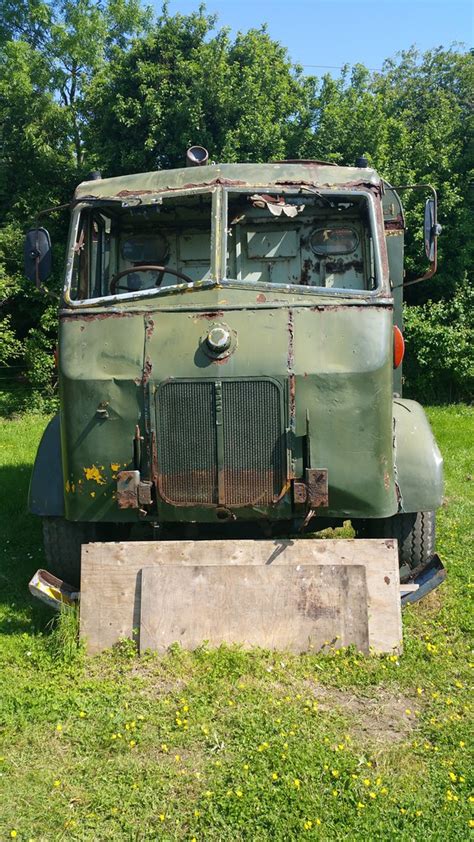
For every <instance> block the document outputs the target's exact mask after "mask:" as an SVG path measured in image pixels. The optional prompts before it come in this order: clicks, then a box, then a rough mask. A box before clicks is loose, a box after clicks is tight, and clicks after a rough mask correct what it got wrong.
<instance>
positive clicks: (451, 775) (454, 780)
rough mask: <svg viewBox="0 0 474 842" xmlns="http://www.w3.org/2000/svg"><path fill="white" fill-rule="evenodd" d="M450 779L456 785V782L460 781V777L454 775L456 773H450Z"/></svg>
mask: <svg viewBox="0 0 474 842" xmlns="http://www.w3.org/2000/svg"><path fill="white" fill-rule="evenodd" d="M449 777H450V778H451V780H452V781H453V783H455V782H456V781H457V779H458V776H457V775H455V774H454V772H450V773H449Z"/></svg>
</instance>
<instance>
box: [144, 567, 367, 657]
mask: <svg viewBox="0 0 474 842" xmlns="http://www.w3.org/2000/svg"><path fill="white" fill-rule="evenodd" d="M203 641H206V642H207V644H208V645H209V646H212V647H214V646H219V645H220V644H221V643H240V644H242V645H243V646H244V647H246V648H249V647H251V646H261V647H263V648H264V649H280V650H290V651H292V652H305V651H307V650H308V649H315V650H316V651H319V650H320V649H322V648H323V647H324V646H325V645H326V646H327V645H328V644H329V643H337V645H339V646H349V644H354V645H355V646H356V647H357V649H358V650H360V651H362V652H368V651H369V629H368V618H367V587H366V576H365V567H364V566H363V565H356V564H354V565H347V566H346V565H345V566H342V565H337V566H336V565H328V564H326V565H317V564H310V565H301V564H298V565H293V566H283V565H279V566H278V565H275V566H273V565H272V566H270V567H265V566H258V567H257V566H252V565H248V564H247V565H240V564H239V565H225V566H222V565H220V566H214V567H211V566H209V567H205V566H198V567H195V566H192V567H177V566H176V565H168V564H164V565H160V566H158V567H157V566H155V567H145V568H143V570H142V599H141V622H140V651H144V650H146V649H153V650H155V651H157V652H166V650H167V649H168V647H169V646H171V644H172V643H175V642H177V643H179V644H180V645H181V646H182V647H183V648H184V649H195V648H196V646H199V645H200V644H201V643H202V642H203Z"/></svg>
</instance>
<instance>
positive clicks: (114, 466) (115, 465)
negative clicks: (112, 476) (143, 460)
mask: <svg viewBox="0 0 474 842" xmlns="http://www.w3.org/2000/svg"><path fill="white" fill-rule="evenodd" d="M110 467H111V468H112V470H113V471H114V473H116V472H117V471H120V462H111V463H110Z"/></svg>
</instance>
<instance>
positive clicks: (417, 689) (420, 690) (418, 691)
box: [416, 687, 423, 696]
mask: <svg viewBox="0 0 474 842" xmlns="http://www.w3.org/2000/svg"><path fill="white" fill-rule="evenodd" d="M416 692H417V693H418V695H419V696H421V694H422V693H423V690H422V688H421V687H417V688H416Z"/></svg>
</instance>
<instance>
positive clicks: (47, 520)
mask: <svg viewBox="0 0 474 842" xmlns="http://www.w3.org/2000/svg"><path fill="white" fill-rule="evenodd" d="M96 536H97V529H96V524H95V523H75V522H74V521H70V520H65V519H64V518H62V517H44V518H43V543H44V553H45V556H46V561H47V564H48V570H49V571H50V572H51V573H54V575H55V576H59V578H60V579H64V581H65V582H68V584H70V585H73V586H74V587H77V588H79V586H80V580H81V547H82V545H83V544H88V543H89V542H90V541H94V540H95V539H96Z"/></svg>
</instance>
